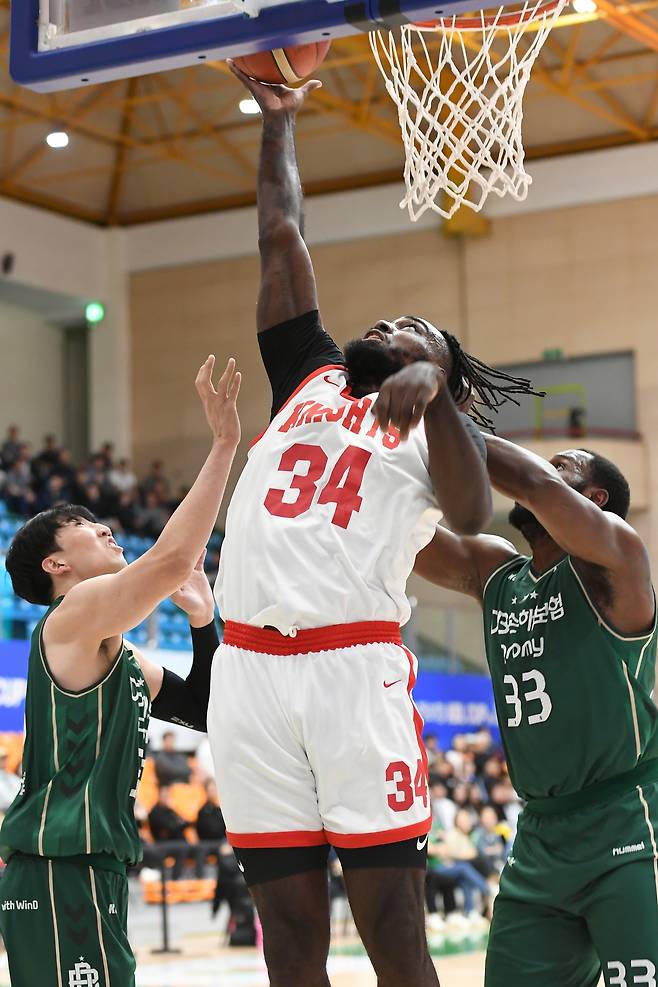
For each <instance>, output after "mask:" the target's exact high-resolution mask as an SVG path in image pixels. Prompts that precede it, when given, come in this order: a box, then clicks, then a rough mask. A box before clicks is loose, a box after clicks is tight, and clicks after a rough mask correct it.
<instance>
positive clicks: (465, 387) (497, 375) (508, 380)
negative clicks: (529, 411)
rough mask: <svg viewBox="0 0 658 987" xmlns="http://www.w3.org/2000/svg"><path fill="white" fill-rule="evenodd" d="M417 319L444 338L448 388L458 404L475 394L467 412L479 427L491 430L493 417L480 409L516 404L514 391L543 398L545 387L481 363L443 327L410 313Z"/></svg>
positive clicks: (495, 409)
mask: <svg viewBox="0 0 658 987" xmlns="http://www.w3.org/2000/svg"><path fill="white" fill-rule="evenodd" d="M413 318H414V319H416V320H417V321H418V322H422V323H423V325H424V326H425V327H426V328H427V329H430V330H432V331H433V332H440V333H441V335H442V336H443V338H444V339H445V341H446V344H447V346H448V349H449V350H450V356H451V358H452V369H451V371H450V376H449V378H448V390H449V391H450V393H451V394H452V397H453V399H454V401H455V403H456V404H461V402H462V401H465V400H466V399H467V398H468V396H469V395H470V394H472V393H474V394H475V400H474V402H473V407H472V408H471V410H470V412H469V414H470V416H471V418H472V419H473V421H474V422H475V423H476V424H477V425H479V426H480V428H488V429H489V430H490V431H491V432H495V431H496V429H495V426H494V421H493V418H488V417H487V415H486V413H485V412H483V411H482V410H481V409H482V408H486V409H487V410H488V411H497V410H498V408H500V407H501V406H502V405H504V404H505V402H506V401H512V402H513V403H514V404H515V405H517V407H520V404H521V402H520V401H517V400H516V398H515V397H514V396H513V395H514V394H528V395H531V396H532V397H536V398H543V397H545V391H536V390H535V389H534V388H533V386H532V381H530V380H527V379H526V378H525V377H513V376H512V374H506V373H505V371H504V370H496V369H495V367H490V366H489V364H488V363H483V362H482V360H478V358H477V357H476V356H471V355H470V353H467V352H466V351H465V350H463V349H462V348H461V343H460V342H459V340H458V339H457V337H456V336H453V335H452V334H451V333H449V332H446V331H445V329H437V328H436V326H433V325H432V323H431V322H428V321H427V319H423V318H421V317H420V316H418V315H415V316H413Z"/></svg>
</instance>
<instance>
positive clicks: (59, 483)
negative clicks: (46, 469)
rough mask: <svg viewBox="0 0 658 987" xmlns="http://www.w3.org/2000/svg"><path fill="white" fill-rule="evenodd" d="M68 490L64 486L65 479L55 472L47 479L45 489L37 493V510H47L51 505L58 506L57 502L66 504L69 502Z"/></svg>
mask: <svg viewBox="0 0 658 987" xmlns="http://www.w3.org/2000/svg"><path fill="white" fill-rule="evenodd" d="M66 494H67V491H66V489H65V488H64V480H63V479H62V477H61V476H58V475H57V473H53V474H52V476H49V477H48V479H47V480H46V482H45V484H44V486H43V489H42V490H41V492H40V493H39V494H38V495H37V499H36V502H35V505H34V506H35V510H36V511H47V510H48V509H49V508H51V507H56V506H57V504H65V503H66V502H67V496H66Z"/></svg>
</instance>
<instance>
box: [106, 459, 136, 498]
mask: <svg viewBox="0 0 658 987" xmlns="http://www.w3.org/2000/svg"><path fill="white" fill-rule="evenodd" d="M108 481H109V483H110V485H111V486H112V488H113V489H114V490H116V491H117V492H118V493H119V494H123V493H132V492H133V491H134V490H135V489H136V487H137V477H136V476H135V474H134V473H133V471H132V470H131V468H130V460H129V459H120V460H119V462H118V464H117V465H116V466H114V467H113V468H112V469H111V470H110V472H109V473H108Z"/></svg>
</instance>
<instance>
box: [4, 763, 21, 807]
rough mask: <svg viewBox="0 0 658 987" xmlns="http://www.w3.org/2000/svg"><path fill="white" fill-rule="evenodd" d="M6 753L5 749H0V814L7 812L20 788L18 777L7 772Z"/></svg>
mask: <svg viewBox="0 0 658 987" xmlns="http://www.w3.org/2000/svg"><path fill="white" fill-rule="evenodd" d="M8 753H9V752H8V751H7V748H6V747H0V813H5V812H6V811H7V809H8V808H9V806H10V805H11V803H12V802H13V801H14V799H15V798H16V796H17V795H18V792H19V791H20V787H21V780H20V778H19V777H18V775H16V774H15V773H14V772H13V771H8V770H7V756H8Z"/></svg>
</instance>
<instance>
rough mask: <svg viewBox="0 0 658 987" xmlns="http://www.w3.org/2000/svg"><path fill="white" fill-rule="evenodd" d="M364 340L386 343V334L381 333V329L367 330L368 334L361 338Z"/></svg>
mask: <svg viewBox="0 0 658 987" xmlns="http://www.w3.org/2000/svg"><path fill="white" fill-rule="evenodd" d="M363 338H364V339H376V340H378V341H379V342H380V343H386V342H387V339H386V333H384V332H382V331H381V329H368V332H367V333H366V334H365V336H364V337H363Z"/></svg>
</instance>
